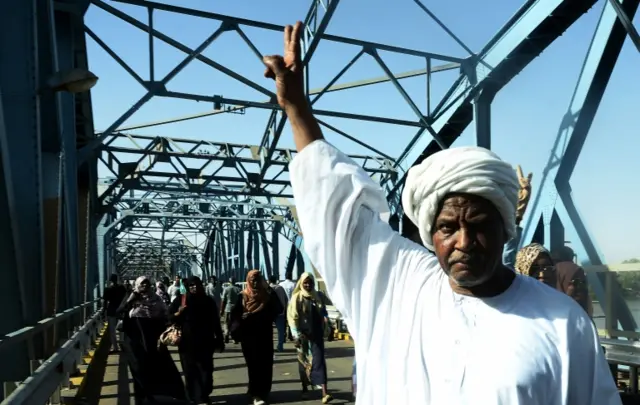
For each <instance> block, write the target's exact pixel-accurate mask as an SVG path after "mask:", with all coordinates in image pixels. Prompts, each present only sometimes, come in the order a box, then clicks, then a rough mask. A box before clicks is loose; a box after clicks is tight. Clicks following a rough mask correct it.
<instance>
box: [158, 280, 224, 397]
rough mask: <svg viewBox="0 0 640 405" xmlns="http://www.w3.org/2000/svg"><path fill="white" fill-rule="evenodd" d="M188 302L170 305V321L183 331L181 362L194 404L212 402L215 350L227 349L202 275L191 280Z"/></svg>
mask: <svg viewBox="0 0 640 405" xmlns="http://www.w3.org/2000/svg"><path fill="white" fill-rule="evenodd" d="M186 287H187V296H186V301H185V305H184V306H183V305H182V299H181V298H176V300H175V301H173V302H172V303H171V306H170V307H169V320H170V321H171V322H172V323H174V324H175V325H178V326H179V327H180V328H181V330H182V338H181V339H180V343H179V344H178V352H179V353H180V363H181V364H182V371H183V372H184V379H185V381H186V386H187V397H188V399H189V400H190V401H192V402H193V403H210V402H209V395H211V392H212V391H213V353H214V351H215V350H220V351H223V350H224V337H223V334H222V327H221V326H220V316H219V314H218V307H217V305H216V303H215V301H214V300H213V298H212V297H209V296H207V294H206V293H205V288H204V286H203V285H202V281H201V280H200V278H199V277H196V276H191V277H189V278H188V279H187V286H186Z"/></svg>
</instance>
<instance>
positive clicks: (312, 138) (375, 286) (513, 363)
mask: <svg viewBox="0 0 640 405" xmlns="http://www.w3.org/2000/svg"><path fill="white" fill-rule="evenodd" d="M301 25H302V24H301V23H298V24H296V26H295V27H291V26H287V27H286V28H285V53H284V57H282V56H267V57H265V58H264V63H265V65H266V67H267V69H266V72H265V76H267V77H271V78H273V79H275V82H276V90H277V102H278V104H279V105H280V106H281V108H282V109H283V111H284V112H285V114H286V116H287V117H288V119H289V122H290V124H291V127H292V130H293V134H294V141H295V144H296V148H297V150H298V154H297V155H296V156H295V157H294V159H293V161H292V162H291V163H290V165H289V176H290V179H291V184H292V188H293V194H294V198H295V201H296V209H297V213H298V217H299V221H300V226H301V230H302V233H303V234H304V236H305V251H306V252H307V254H308V255H309V257H310V259H311V262H312V263H313V264H314V265H315V266H316V267H317V269H318V271H319V272H320V274H321V275H322V278H323V279H324V281H325V283H326V286H327V290H328V293H329V295H330V296H331V298H332V300H333V301H334V303H335V304H336V306H337V308H338V310H339V311H340V312H341V314H342V315H343V316H344V317H345V319H346V321H347V323H348V325H349V329H350V332H351V334H352V335H353V338H354V341H355V342H356V343H357V344H356V355H357V358H358V373H359V375H358V382H359V386H358V398H357V402H358V403H359V404H367V405H385V404H388V405H405V404H430V405H453V404H482V405H485V404H487V405H488V404H492V405H493V404H505V405H506V404H509V405H519V404H521V405H524V404H526V405H548V404H554V405H617V404H620V403H621V401H620V396H619V394H618V391H617V388H616V385H615V383H614V381H613V378H612V376H611V372H610V371H609V367H608V364H607V362H606V360H605V358H604V356H603V353H602V350H601V348H600V344H599V338H598V335H597V331H596V329H595V328H594V325H593V323H592V322H591V320H590V319H589V317H588V316H587V314H586V313H585V312H584V311H583V310H582V309H581V308H580V307H579V306H578V305H577V304H576V303H575V302H574V301H573V300H571V299H570V298H568V297H567V296H566V295H563V294H560V293H559V292H558V291H556V290H554V289H552V288H549V287H548V286H545V285H543V284H542V283H540V282H538V281H536V280H534V279H532V278H530V277H524V276H522V275H517V274H516V273H515V272H514V271H513V270H512V269H511V268H509V267H507V266H505V265H503V264H502V260H501V259H502V253H503V249H504V244H505V243H506V242H507V241H508V240H509V239H511V238H513V237H514V236H516V223H515V222H516V221H515V217H516V208H517V207H516V205H517V203H518V189H519V184H518V177H517V175H516V172H515V170H514V169H513V168H512V167H511V165H509V164H507V163H505V162H504V161H502V160H501V159H500V158H499V157H498V156H497V155H495V154H494V153H492V152H491V151H488V150H486V149H483V148H477V147H464V148H452V149H448V150H444V151H441V152H438V153H435V154H433V155H431V156H429V157H427V158H426V159H425V160H424V161H423V162H422V163H420V164H419V165H417V166H415V167H413V168H411V169H410V170H409V172H408V175H407V180H406V184H405V187H404V190H403V195H402V206H403V209H404V212H405V214H406V215H408V216H409V218H410V219H411V220H412V221H413V222H414V223H415V224H417V227H418V230H419V234H420V239H421V240H422V243H423V245H424V246H425V247H426V249H425V247H423V246H420V245H418V244H416V243H413V242H411V241H409V240H408V239H406V238H403V237H402V236H400V235H399V234H398V233H397V232H395V231H394V230H393V229H392V228H391V227H390V226H389V225H388V224H387V223H386V222H385V221H384V220H383V217H385V218H386V217H387V216H388V214H389V207H388V205H387V199H386V196H385V194H384V192H383V190H382V189H381V188H380V186H379V185H378V184H376V183H375V182H374V181H373V180H372V179H371V178H370V177H369V175H368V174H367V173H366V172H365V171H364V170H363V169H362V168H361V167H360V166H359V165H358V164H357V163H356V162H354V161H353V160H351V159H350V158H349V157H347V156H346V155H345V154H344V153H342V152H340V151H339V150H337V149H336V148H335V147H333V146H331V145H330V144H329V143H328V142H326V141H325V140H324V138H323V135H322V131H321V130H320V126H319V124H318V122H317V121H316V119H315V118H314V116H313V112H312V110H311V107H310V105H309V101H308V98H307V96H306V94H305V91H304V89H305V84H304V72H303V65H302V52H301V47H300V32H301V30H302V27H301Z"/></svg>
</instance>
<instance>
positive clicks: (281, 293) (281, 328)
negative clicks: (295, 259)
mask: <svg viewBox="0 0 640 405" xmlns="http://www.w3.org/2000/svg"><path fill="white" fill-rule="evenodd" d="M269 287H271V289H272V290H273V291H274V292H275V293H276V295H277V296H278V299H279V300H280V304H281V305H282V312H281V313H280V314H278V316H276V320H275V324H276V330H277V331H278V345H277V346H276V351H277V352H278V353H282V352H283V351H284V341H285V335H286V333H287V328H286V325H287V319H286V318H285V316H286V308H287V305H288V304H289V297H287V292H286V291H285V290H284V288H282V286H281V285H279V284H278V278H277V277H276V276H271V277H269Z"/></svg>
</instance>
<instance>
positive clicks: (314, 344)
mask: <svg viewBox="0 0 640 405" xmlns="http://www.w3.org/2000/svg"><path fill="white" fill-rule="evenodd" d="M326 317H327V308H326V307H325V305H324V297H322V296H321V294H320V293H319V292H318V291H316V289H315V278H314V277H313V274H311V273H308V272H307V273H303V274H302V276H300V279H299V280H298V283H297V284H296V288H295V290H294V291H293V297H292V298H291V302H290V303H289V308H288V310H287V318H288V319H287V322H288V324H289V327H290V328H291V333H292V334H293V337H294V338H295V340H296V349H297V352H298V371H299V374H300V381H301V382H302V395H303V396H306V394H307V392H308V390H309V387H310V386H311V387H316V386H318V385H319V386H321V387H322V403H323V404H326V403H329V402H331V400H333V397H332V396H331V395H329V392H328V391H327V362H326V360H325V354H324V337H325V335H326V332H327V322H326V321H325V319H326Z"/></svg>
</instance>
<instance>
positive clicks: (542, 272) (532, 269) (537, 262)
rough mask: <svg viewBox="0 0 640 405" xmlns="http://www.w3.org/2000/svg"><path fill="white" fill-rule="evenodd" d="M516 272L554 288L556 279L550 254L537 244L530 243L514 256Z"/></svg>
mask: <svg viewBox="0 0 640 405" xmlns="http://www.w3.org/2000/svg"><path fill="white" fill-rule="evenodd" d="M515 267H516V271H517V272H518V273H520V274H522V275H523V276H529V277H533V278H535V279H537V280H539V281H541V282H542V283H544V284H546V285H548V286H549V287H551V288H556V284H557V282H558V277H557V275H556V267H555V265H554V264H553V260H551V254H550V253H549V251H548V250H547V249H545V247H544V246H542V245H540V244H539V243H531V244H529V245H527V246H525V247H523V248H522V249H520V251H519V252H518V254H517V255H516V266H515Z"/></svg>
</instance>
